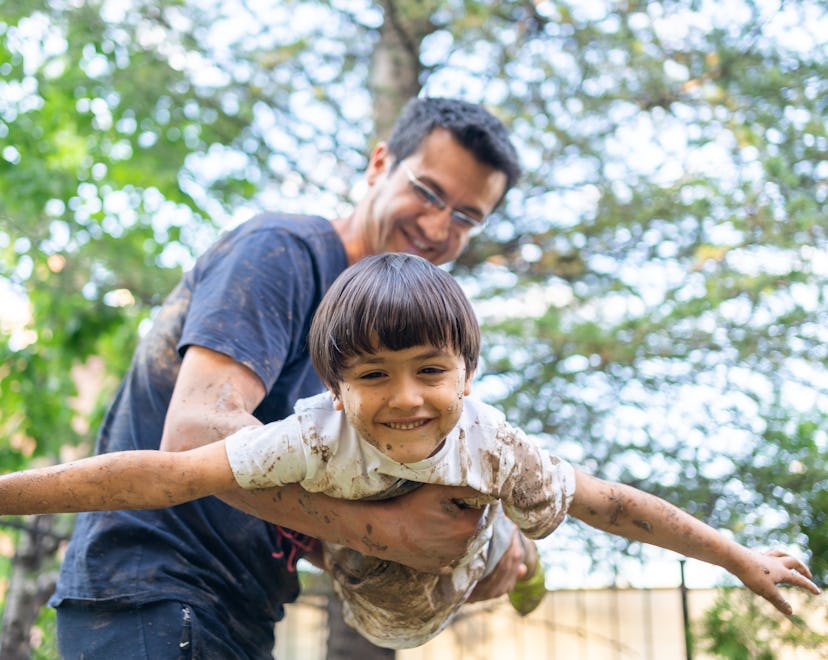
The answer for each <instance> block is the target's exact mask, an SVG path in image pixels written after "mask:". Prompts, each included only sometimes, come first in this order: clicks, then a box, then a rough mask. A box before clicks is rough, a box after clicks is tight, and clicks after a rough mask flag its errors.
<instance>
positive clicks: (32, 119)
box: [0, 0, 828, 657]
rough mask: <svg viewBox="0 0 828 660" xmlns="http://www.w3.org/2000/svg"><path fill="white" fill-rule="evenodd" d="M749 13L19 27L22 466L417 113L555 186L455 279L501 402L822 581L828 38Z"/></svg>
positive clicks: (10, 83) (0, 164) (634, 11)
mask: <svg viewBox="0 0 828 660" xmlns="http://www.w3.org/2000/svg"><path fill="white" fill-rule="evenodd" d="M728 7H729V12H730V14H729V17H728V21H727V22H726V24H723V23H722V22H721V21H719V20H718V18H717V11H718V9H717V8H716V7H708V6H707V5H706V4H705V3H699V2H697V1H696V0H664V1H662V2H643V1H628V2H609V1H606V2H602V1H600V0H599V1H597V2H593V3H579V2H574V1H569V2H561V1H545V0H536V1H529V0H522V1H507V2H501V3H488V2H473V1H471V0H458V1H456V2H449V3H436V2H410V1H405V0H398V1H396V2H394V1H391V0H384V1H383V2H380V3H371V2H367V1H362V2H355V3H353V2H352V3H342V2H321V1H313V0H303V1H298V0H293V1H286V2H283V3H278V4H277V5H276V6H273V7H271V6H268V7H267V10H266V11H265V10H263V9H261V8H260V7H258V6H257V5H255V4H254V3H243V2H223V3H195V2H191V1H187V0H166V1H164V2H152V3H151V2H148V1H146V0H132V1H130V2H114V1H108V0H107V1H105V0H86V1H83V2H75V3H69V4H66V3H59V2H56V1H53V0H27V1H26V2H11V1H10V0H0V254H2V258H1V259H0V284H2V286H3V287H4V289H5V290H11V291H14V292H16V294H17V295H18V296H20V297H21V298H23V299H25V300H26V301H27V304H28V306H29V309H30V311H31V319H30V320H29V321H28V322H27V324H26V325H25V326H24V327H22V328H21V327H14V328H12V327H8V328H7V327H5V326H4V329H3V332H4V333H5V334H4V340H3V341H2V342H0V358H2V361H0V365H2V366H0V374H2V383H0V429H2V433H3V436H2V437H3V438H4V439H6V442H4V443H3V444H2V446H0V469H3V470H7V469H18V468H20V467H23V466H25V465H28V464H31V463H32V462H34V461H54V460H59V459H61V457H62V454H61V452H62V451H63V452H65V451H66V450H65V449H64V448H65V447H71V446H76V447H80V449H79V450H78V451H80V452H86V451H89V450H91V446H92V441H93V437H94V432H95V429H96V427H97V425H98V422H99V420H100V415H101V411H102V408H103V406H104V405H105V403H106V401H107V400H108V398H109V397H110V396H111V392H112V387H113V386H114V384H115V383H117V379H118V376H119V375H120V374H121V373H123V371H124V369H125V368H126V365H127V360H128V359H129V356H130V354H131V351H132V347H133V346H134V343H135V341H136V340H137V338H138V336H140V333H141V329H142V327H144V325H143V324H144V323H145V322H146V321H147V319H149V318H150V317H151V315H152V310H153V308H154V307H155V306H156V305H157V304H158V302H159V301H160V300H161V299H162V298H163V296H164V295H165V294H166V293H167V291H169V289H170V287H171V285H172V283H173V282H174V281H175V279H176V278H177V277H178V275H179V273H180V270H181V268H183V267H187V266H188V265H189V264H190V263H191V262H192V258H193V255H195V254H197V253H199V252H200V251H201V250H203V249H204V247H205V246H206V245H207V244H208V243H209V242H210V241H211V240H212V238H213V237H214V236H215V235H216V233H217V231H219V230H220V229H222V228H224V227H226V226H229V225H231V224H233V223H235V222H237V221H239V220H241V219H243V218H244V217H246V216H247V215H249V214H250V213H252V212H253V211H254V210H255V209H257V208H261V207H269V208H279V209H283V210H298V209H302V210H308V204H309V203H310V204H311V205H312V206H314V207H315V209H314V210H316V211H317V212H319V213H321V214H323V215H329V216H333V215H335V214H339V213H347V211H348V207H349V203H350V202H349V191H350V190H351V187H352V186H353V184H354V183H355V182H356V181H357V179H358V176H359V173H360V171H361V170H362V168H363V166H364V164H365V154H366V153H367V151H368V149H369V148H370V146H371V144H372V143H373V141H374V140H375V139H377V138H378V137H382V136H383V135H384V134H385V132H386V130H387V126H388V125H389V121H390V118H391V117H393V116H394V115H395V114H396V110H397V109H398V107H399V105H400V103H401V102H402V101H403V100H404V99H405V98H407V97H408V96H410V95H412V94H414V93H417V92H418V91H420V90H421V91H424V92H425V93H428V94H432V95H439V94H448V95H460V96H463V97H465V98H468V99H469V100H472V101H482V102H485V103H486V104H488V106H489V107H490V108H492V109H493V110H494V111H495V112H496V113H497V114H498V115H499V116H501V117H502V118H503V119H504V120H505V121H506V122H507V123H509V124H510V126H511V127H512V129H513V131H514V135H515V139H516V141H517V143H518V144H519V146H520V150H521V153H522V156H523V161H524V165H525V168H526V176H525V179H524V181H523V182H522V185H521V186H520V188H519V189H518V190H516V191H514V192H513V193H512V194H510V195H509V197H508V199H507V200H506V202H505V204H504V205H503V207H502V208H501V209H500V212H499V213H498V215H497V217H496V218H493V219H492V221H491V223H490V225H489V227H488V229H487V231H486V233H485V234H484V235H483V236H482V237H480V238H478V239H476V241H475V242H474V244H473V245H472V246H471V249H470V250H469V251H468V252H467V253H466V254H465V255H464V256H463V258H462V259H461V260H460V261H459V262H458V263H457V264H456V265H455V267H454V272H455V273H456V274H457V275H458V276H459V277H461V278H462V280H463V282H464V283H465V284H466V285H467V286H468V289H469V291H470V292H471V293H472V294H473V295H474V297H475V298H476V301H477V303H478V307H479V309H480V313H481V316H482V318H483V320H484V322H485V334H486V338H485V341H486V347H487V349H486V352H485V355H484V361H483V365H482V367H483V369H482V373H481V376H480V377H479V378H478V385H477V388H478V391H480V392H483V393H484V394H485V395H486V397H487V398H489V399H490V400H492V401H493V402H495V403H498V404H499V405H501V406H503V407H504V409H505V410H506V412H507V413H508V414H509V415H510V417H511V418H513V419H514V421H515V422H518V423H520V424H522V425H524V426H525V427H526V428H527V429H529V430H531V431H533V432H536V433H539V434H541V435H543V436H545V437H547V438H548V441H549V442H550V444H551V445H553V446H554V447H555V448H556V450H558V451H559V452H560V453H563V454H564V455H565V456H567V457H568V458H571V459H573V460H575V461H577V462H579V463H581V464H583V465H585V466H586V467H587V468H589V469H592V470H594V471H595V472H596V473H599V474H603V475H605V476H608V477H610V478H615V479H621V480H624V481H628V482H631V483H633V484H636V485H639V486H642V487H645V488H647V489H649V490H654V491H655V492H658V493H659V494H662V495H664V496H666V497H667V498H668V499H670V500H671V501H674V502H676V503H677V504H679V505H682V506H684V507H685V508H688V509H689V510H691V511H692V512H693V513H695V514H696V515H699V516H701V517H703V518H705V519H706V520H708V521H710V522H712V523H713V524H715V525H721V526H725V527H728V528H729V529H732V530H733V531H734V533H735V534H737V535H738V537H739V538H740V539H743V540H746V541H753V542H757V541H758V542H764V541H765V540H769V541H773V542H777V543H783V544H784V543H793V542H796V543H801V544H802V545H804V546H805V547H807V548H808V549H809V552H810V553H812V557H813V558H814V561H813V563H814V566H815V568H816V569H817V571H818V574H819V579H820V580H821V581H822V582H823V583H824V581H825V578H826V571H828V568H826V565H825V564H824V559H823V558H824V557H826V556H828V552H826V550H828V548H826V543H828V531H826V530H828V522H826V505H827V504H826V502H824V501H822V500H823V499H824V498H822V497H821V496H820V495H819V493H821V492H823V491H824V490H825V479H826V478H825V475H826V469H828V468H826V461H825V456H826V445H827V444H828V437H826V432H825V428H826V426H825V419H824V414H823V412H822V411H824V410H825V409H826V405H825V404H826V397H828V391H826V389H828V388H826V386H825V385H824V383H826V382H828V380H826V378H825V371H826V364H827V363H828V349H826V346H828V341H826V339H827V337H826V330H825V328H826V327H828V323H826V311H825V310H826V305H825V302H826V301H825V296H826V292H828V287H827V286H826V278H827V277H828V273H826V270H825V267H824V265H823V264H824V262H825V256H826V248H827V247H828V245H826V231H828V230H826V227H828V222H827V221H828V218H826V212H825V208H826V196H828V127H826V120H825V117H826V116H828V112H826V110H828V107H826V106H828V101H827V100H826V99H828V93H827V92H828V90H826V87H828V82H826V81H828V75H826V74H828V52H826V48H828V47H826V44H825V40H824V38H822V37H821V35H822V34H824V30H825V28H826V22H827V21H828V17H826V8H825V6H824V3H821V2H818V1H817V0H791V1H789V2H785V3H779V4H772V3H764V2H757V1H754V0H739V1H736V2H733V3H731V4H729V5H728ZM309 200H310V202H309ZM490 301H491V302H490ZM504 310H506V311H508V312H509V313H508V314H504ZM94 359H97V360H99V363H100V364H103V365H104V367H105V375H102V376H101V377H100V378H101V382H102V384H103V385H104V388H103V391H102V392H101V394H100V398H99V405H97V406H96V407H94V408H93V410H92V412H90V413H88V414H87V413H81V412H79V411H78V410H77V409H76V408H74V407H73V406H72V405H71V401H72V397H74V396H76V391H77V382H76V379H74V378H73V373H77V371H76V369H77V367H78V365H83V364H87V363H89V362H90V360H93V363H94ZM810 489H814V490H810ZM813 493H817V495H813ZM26 524H32V525H33V524H34V523H33V522H26ZM38 524H41V523H38ZM14 533H15V534H16V532H14ZM562 534H563V535H568V537H569V538H567V539H566V540H567V543H569V542H570V541H572V542H575V541H579V540H580V539H583V538H586V539H587V540H588V541H589V543H590V546H589V547H590V551H591V552H592V553H593V556H594V557H595V558H596V559H601V560H607V561H610V560H611V559H610V558H611V557H612V556H613V555H611V554H610V550H612V551H614V550H615V547H616V545H617V544H615V543H612V542H607V541H605V540H604V539H602V538H599V537H594V536H591V535H588V534H587V533H586V531H585V530H583V529H579V528H576V527H574V526H570V527H568V528H567V529H565V530H564V531H563V532H562ZM565 537H566V536H565ZM40 538H45V537H44V536H43V535H41V536H40ZM560 538H561V537H560V536H556V537H553V538H552V539H551V541H550V542H548V543H547V544H545V549H546V551H547V557H548V560H549V561H552V562H554V561H555V556H556V553H555V548H556V547H560V546H561V545H562V544H561V541H560ZM17 611H19V610H17ZM4 629H8V628H7V627H4ZM10 657H12V656H10Z"/></svg>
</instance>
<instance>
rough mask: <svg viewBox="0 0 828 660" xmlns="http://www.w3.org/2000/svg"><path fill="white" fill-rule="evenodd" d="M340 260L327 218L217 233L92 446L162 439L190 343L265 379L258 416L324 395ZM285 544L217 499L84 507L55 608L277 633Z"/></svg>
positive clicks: (104, 448) (262, 222)
mask: <svg viewBox="0 0 828 660" xmlns="http://www.w3.org/2000/svg"><path fill="white" fill-rule="evenodd" d="M346 266H347V258H346V255H345V250H344V247H343V245H342V242H341V240H340V239H339V237H338V235H337V234H336V232H335V231H334V229H333V227H332V225H331V223H330V222H328V221H327V220H325V219H323V218H319V217H312V216H288V215H277V214H262V215H259V216H257V217H256V218H253V219H252V220H250V221H248V222H246V223H245V224H243V225H241V226H239V227H237V228H236V229H234V230H233V231H230V232H228V233H227V234H225V235H224V236H223V237H222V238H220V239H219V240H218V242H217V243H216V244H215V245H213V246H212V247H211V248H210V250H208V252H207V253H206V254H204V256H202V257H201V258H200V259H199V260H198V261H197V262H196V265H195V267H194V268H193V270H192V271H190V272H189V273H187V274H186V275H185V276H184V278H183V279H182V281H181V282H180V283H179V285H178V286H177V287H176V289H175V290H174V291H173V292H172V293H171V294H170V295H169V297H168V298H167V300H166V301H165V303H164V305H163V306H162V308H161V309H160V310H159V313H158V315H157V317H156V319H155V321H154V323H153V326H152V329H151V330H150V331H149V333H148V334H147V335H146V336H145V337H144V338H143V339H142V341H141V342H140V344H139V346H138V348H137V349H136V352H135V356H134V357H133V361H132V365H131V366H130V369H129V372H128V373H127V375H126V377H125V379H124V381H123V382H122V383H121V386H120V389H119V390H118V392H117V394H116V397H115V400H114V402H113V404H112V406H111V408H110V409H109V411H108V413H107V415H106V418H105V420H104V423H103V426H102V427H101V430H100V433H99V436H98V444H97V447H96V453H104V452H111V451H120V450H125V449H157V448H158V447H159V445H160V442H161V435H162V430H163V427H164V417H165V415H166V412H167V407H168V405H169V402H170V396H171V394H172V391H173V387H174V385H175V379H176V376H177V375H178V370H179V367H180V365H181V358H182V356H183V355H184V353H185V352H186V349H187V347H188V346H190V345H198V346H204V347H206V348H209V349H212V350H214V351H217V352H220V353H224V354H226V355H229V356H230V357H232V358H233V359H234V360H236V361H237V362H240V363H241V364H244V365H246V366H247V367H249V368H250V369H252V370H253V371H254V372H255V373H256V374H257V375H258V376H259V378H261V380H262V382H263V383H264V384H265V387H266V389H267V395H266V396H265V398H264V400H263V401H262V402H261V404H260V405H259V407H258V408H257V409H256V410H255V411H254V415H255V416H256V417H257V418H258V419H259V420H261V421H262V422H263V423H268V422H271V421H274V420H277V419H282V418H284V417H286V416H288V415H289V414H291V412H292V410H293V405H294V403H295V402H296V400H297V399H299V398H301V397H304V396H309V395H311V394H315V393H317V392H319V391H321V389H322V384H321V383H320V381H319V379H318V377H317V376H316V374H315V373H314V371H313V368H312V366H311V364H310V358H309V355H308V352H307V343H306V342H307V335H308V330H309V328H310V322H311V319H312V317H313V313H314V312H315V310H316V307H317V306H318V304H319V302H320V300H321V298H322V295H323V294H324V293H325V291H326V290H327V289H328V287H329V286H330V285H331V283H332V282H333V280H334V279H336V277H337V276H338V275H339V274H340V273H341V272H342V271H343V270H344V269H345V268H346ZM151 487H152V484H147V488H151ZM282 543H286V541H285V540H284V539H283V537H282V536H281V535H280V534H278V532H277V531H276V529H275V527H274V526H273V525H271V524H268V523H265V522H263V521H261V520H259V519H257V518H254V517H252V516H248V515H246V514H244V513H242V512H241V511H238V510H237V509H234V508H232V507H230V506H228V505H226V504H224V503H223V502H221V501H219V500H218V499H216V498H214V497H208V498H204V499H201V500H197V501H195V502H191V503H188V504H183V505H180V506H176V507H171V508H169V509H161V510H155V511H112V512H99V513H84V514H80V515H79V516H78V519H77V523H76V527H75V532H74V535H73V537H72V541H71V543H70V544H69V548H68V552H67V554H66V558H65V560H64V562H63V567H62V570H61V574H60V579H59V581H58V585H57V589H56V592H55V594H54V596H53V597H52V599H51V600H50V602H49V604H50V605H52V606H54V607H57V606H59V605H60V603H61V602H63V601H64V600H80V601H87V602H89V601H93V602H95V603H96V604H98V605H101V606H112V607H122V606H128V605H135V604H143V603H148V602H154V601H158V600H168V599H173V600H181V601H183V602H187V603H190V604H193V605H195V606H202V607H212V608H214V609H215V610H216V611H217V613H218V616H219V617H221V618H224V619H225V621H226V624H227V625H228V627H229V628H230V630H234V631H236V632H237V633H238V634H239V635H240V636H241V637H242V638H244V637H247V638H250V637H251V636H255V632H254V630H255V629H256V628H258V629H259V630H261V631H262V634H263V635H272V628H273V623H274V622H275V621H277V620H279V619H281V618H282V616H283V615H284V611H283V608H282V603H285V602H291V601H293V600H295V598H296V596H297V595H298V592H299V585H298V582H297V579H296V575H295V573H294V572H292V571H291V570H290V569H289V567H288V566H287V565H286V563H285V560H284V558H283V557H284V556H286V555H288V554H289V548H283V547H282ZM283 550H284V551H283ZM274 555H275V556H274ZM279 557H282V558H279ZM234 636H235V635H234Z"/></svg>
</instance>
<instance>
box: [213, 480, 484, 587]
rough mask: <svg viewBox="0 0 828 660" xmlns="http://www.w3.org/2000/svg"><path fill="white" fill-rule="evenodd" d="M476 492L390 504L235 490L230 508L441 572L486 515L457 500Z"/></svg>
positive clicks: (227, 497) (433, 489) (419, 495)
mask: <svg viewBox="0 0 828 660" xmlns="http://www.w3.org/2000/svg"><path fill="white" fill-rule="evenodd" d="M472 492H473V491H471V490H470V489H466V488H453V487H449V486H434V485H424V486H422V487H421V488H418V489H416V490H415V491H413V492H411V493H409V494H408V495H404V496H402V497H396V498H394V499H390V500H383V501H379V502H359V501H351V500H340V499H334V498H331V497H328V496H326V495H322V494H320V493H308V492H306V491H304V490H302V489H301V488H299V487H298V486H295V485H291V486H285V487H284V488H272V489H264V490H257V491H244V490H242V489H240V488H237V489H233V490H231V491H228V492H226V493H222V494H221V495H220V497H221V499H223V500H224V501H225V502H227V503H228V504H230V505H232V506H234V507H236V508H239V509H241V510H242V511H246V512H247V513H250V514H252V515H254V516H258V517H259V518H264V519H265V520H269V521H270V522H273V523H275V524H277V525H282V526H284V527H289V528H290V529H294V530H296V531H298V532H302V533H304V534H308V535H310V536H314V537H316V538H318V539H321V540H323V541H330V542H332V543H339V544H341V545H345V546H348V547H349V548H353V549H354V550H357V551H359V552H361V553H363V554H365V555H370V556H372V557H379V558H381V559H388V560H390V561H395V562H397V563H400V564H405V565H406V566H411V567H412V568H416V569H419V570H423V571H430V572H439V571H441V570H443V569H445V568H446V567H447V566H448V565H449V564H450V563H451V562H453V561H454V560H455V559H457V558H459V557H461V556H462V555H463V554H464V553H465V552H466V550H467V549H468V544H469V540H470V538H471V536H472V534H474V532H475V530H476V529H477V524H478V521H479V519H480V515H481V513H482V511H481V510H479V509H467V508H460V507H459V506H457V504H456V503H455V502H454V500H456V499H460V498H462V497H465V496H469V495H470V494H471V493H472Z"/></svg>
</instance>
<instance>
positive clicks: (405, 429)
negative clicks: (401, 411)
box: [386, 422, 423, 431]
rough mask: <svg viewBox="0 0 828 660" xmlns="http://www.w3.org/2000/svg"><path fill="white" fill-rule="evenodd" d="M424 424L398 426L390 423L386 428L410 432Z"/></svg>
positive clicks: (414, 423)
mask: <svg viewBox="0 0 828 660" xmlns="http://www.w3.org/2000/svg"><path fill="white" fill-rule="evenodd" d="M422 424H423V422H409V423H407V424H396V423H394V422H388V424H387V425H386V426H390V427H391V428H392V429H395V430H397V431H410V430H411V429H416V428H417V427H418V426H422Z"/></svg>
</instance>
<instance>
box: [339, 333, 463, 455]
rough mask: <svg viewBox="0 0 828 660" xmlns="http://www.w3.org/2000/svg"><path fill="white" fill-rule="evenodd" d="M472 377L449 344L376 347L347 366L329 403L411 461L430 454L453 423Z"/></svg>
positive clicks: (379, 444)
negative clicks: (448, 347)
mask: <svg viewBox="0 0 828 660" xmlns="http://www.w3.org/2000/svg"><path fill="white" fill-rule="evenodd" d="M471 376H472V375H471V374H467V373H466V368H465V362H464V360H463V358H462V357H461V356H460V355H458V354H457V353H455V352H454V351H452V350H450V349H441V348H437V347H436V346H431V345H424V346H414V347H411V348H406V349H403V350H400V351H392V350H389V349H380V350H377V351H375V352H372V353H370V354H366V355H360V356H358V357H357V358H355V359H354V360H352V361H351V362H350V363H349V364H348V365H347V368H346V369H345V370H344V372H343V374H342V380H341V382H340V383H339V394H338V395H335V396H334V405H335V407H336V409H337V410H344V411H345V415H346V417H347V418H348V422H349V423H350V424H351V426H352V427H353V428H354V429H355V430H356V431H357V433H359V435H360V436H362V437H363V438H364V439H365V440H367V441H368V442H370V443H371V444H372V445H374V446H375V447H376V448H377V449H379V450H380V451H381V452H382V453H384V454H386V455H387V456H389V457H391V458H392V459H394V460H395V461H398V462H400V463H414V462H416V461H421V460H423V459H424V458H427V457H429V456H431V455H432V454H433V453H434V452H435V451H436V450H437V449H438V448H439V447H440V445H441V444H442V442H443V440H445V438H446V435H448V433H449V431H451V429H453V428H454V426H455V425H456V424H457V421H458V420H459V419H460V414H461V413H462V412H463V397H464V396H465V395H467V394H468V393H469V391H470V389H471Z"/></svg>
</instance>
